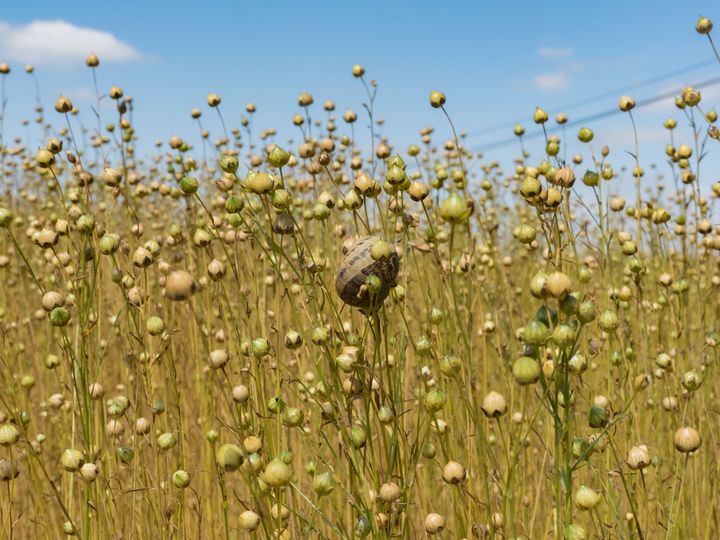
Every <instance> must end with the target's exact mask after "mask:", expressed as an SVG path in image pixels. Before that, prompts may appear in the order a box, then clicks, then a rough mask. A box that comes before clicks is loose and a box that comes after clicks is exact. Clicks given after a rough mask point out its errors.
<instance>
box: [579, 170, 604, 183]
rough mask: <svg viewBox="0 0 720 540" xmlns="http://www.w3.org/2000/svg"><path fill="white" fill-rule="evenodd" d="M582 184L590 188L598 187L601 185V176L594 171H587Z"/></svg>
mask: <svg viewBox="0 0 720 540" xmlns="http://www.w3.org/2000/svg"><path fill="white" fill-rule="evenodd" d="M582 182H583V184H585V185H586V186H589V187H597V186H598V185H599V184H600V176H599V175H598V173H596V172H594V171H590V170H588V171H585V174H584V175H583V177H582Z"/></svg>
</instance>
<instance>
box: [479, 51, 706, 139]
mask: <svg viewBox="0 0 720 540" xmlns="http://www.w3.org/2000/svg"><path fill="white" fill-rule="evenodd" d="M716 61H717V60H716V59H714V58H710V59H708V60H703V61H702V62H697V63H695V64H690V65H689V66H685V67H681V68H677V69H674V70H672V71H668V72H666V73H663V74H661V75H655V76H654V77H650V78H649V79H644V80H642V81H638V82H635V83H630V84H626V85H624V86H619V87H617V88H614V89H612V90H607V91H605V92H603V93H601V94H596V95H594V96H590V97H586V98H582V99H579V100H577V101H573V102H571V103H568V104H566V105H565V106H564V107H559V109H560V110H562V111H570V110H572V109H576V108H578V107H582V106H583V105H589V104H591V103H595V102H596V101H600V100H603V99H606V98H609V97H615V96H617V95H618V94H626V93H628V90H632V89H636V88H641V87H643V86H648V85H650V84H654V83H657V82H660V81H663V80H665V79H669V78H671V77H676V76H678V75H682V74H683V73H688V72H690V71H694V70H696V69H699V68H701V67H705V66H708V65H710V64H714V63H715V62H716ZM555 108H556V109H558V107H555ZM526 120H527V118H526V117H523V118H518V119H516V120H514V121H512V122H507V121H506V122H502V123H500V124H495V125H493V126H488V127H485V128H482V129H477V130H475V131H472V132H470V133H468V135H467V138H470V137H477V136H478V135H483V134H485V133H492V132H494V131H499V130H501V129H508V126H513V125H514V124H521V123H522V122H524V121H526Z"/></svg>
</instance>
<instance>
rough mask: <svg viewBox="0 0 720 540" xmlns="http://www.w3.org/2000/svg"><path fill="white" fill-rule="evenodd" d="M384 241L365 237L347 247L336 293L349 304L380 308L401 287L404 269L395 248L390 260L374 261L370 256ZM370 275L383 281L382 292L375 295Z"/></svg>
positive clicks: (337, 280) (363, 307) (344, 247)
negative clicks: (369, 287) (399, 281)
mask: <svg viewBox="0 0 720 540" xmlns="http://www.w3.org/2000/svg"><path fill="white" fill-rule="evenodd" d="M379 240H380V239H379V238H377V237H374V236H364V237H362V238H359V239H357V240H355V241H354V242H352V241H351V242H346V243H345V245H343V254H344V255H345V258H344V259H343V262H342V264H341V265H340V270H339V272H338V274H337V279H336V280H335V290H336V291H337V294H338V296H339V297H340V299H341V300H342V301H343V302H345V303H346V304H348V305H350V306H353V307H357V308H361V309H363V310H370V311H373V310H376V309H379V308H380V306H381V305H382V303H383V302H384V301H385V298H387V296H388V294H390V289H391V288H392V287H395V285H397V275H398V270H399V269H400V258H399V257H398V254H397V251H395V249H394V248H393V250H392V253H391V255H390V256H389V257H386V258H384V259H379V260H374V259H373V258H372V256H371V254H370V250H371V248H372V247H373V245H374V244H375V243H376V242H378V241H379ZM370 275H375V276H377V277H378V278H380V282H381V286H380V290H379V291H378V292H377V293H376V294H374V295H371V294H370V293H369V292H368V290H367V286H366V285H365V281H366V279H367V278H368V276H370Z"/></svg>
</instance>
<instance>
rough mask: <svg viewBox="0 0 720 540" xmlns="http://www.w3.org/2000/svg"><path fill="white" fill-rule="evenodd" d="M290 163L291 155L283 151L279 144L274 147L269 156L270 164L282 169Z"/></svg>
mask: <svg viewBox="0 0 720 540" xmlns="http://www.w3.org/2000/svg"><path fill="white" fill-rule="evenodd" d="M289 161H290V154H289V153H288V152H286V151H285V150H283V149H282V148H281V147H280V146H278V145H277V144H276V145H275V146H274V147H273V149H272V150H271V151H270V154H269V155H268V163H270V165H272V166H273V167H277V168H281V167H284V166H285V165H287V164H288V162H289Z"/></svg>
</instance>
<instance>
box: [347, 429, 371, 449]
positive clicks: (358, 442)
mask: <svg viewBox="0 0 720 540" xmlns="http://www.w3.org/2000/svg"><path fill="white" fill-rule="evenodd" d="M350 442H352V445H353V448H355V449H356V450H359V449H361V448H363V447H364V446H365V443H366V442H367V433H366V432H365V429H364V428H362V427H360V426H353V427H352V429H351V430H350Z"/></svg>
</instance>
